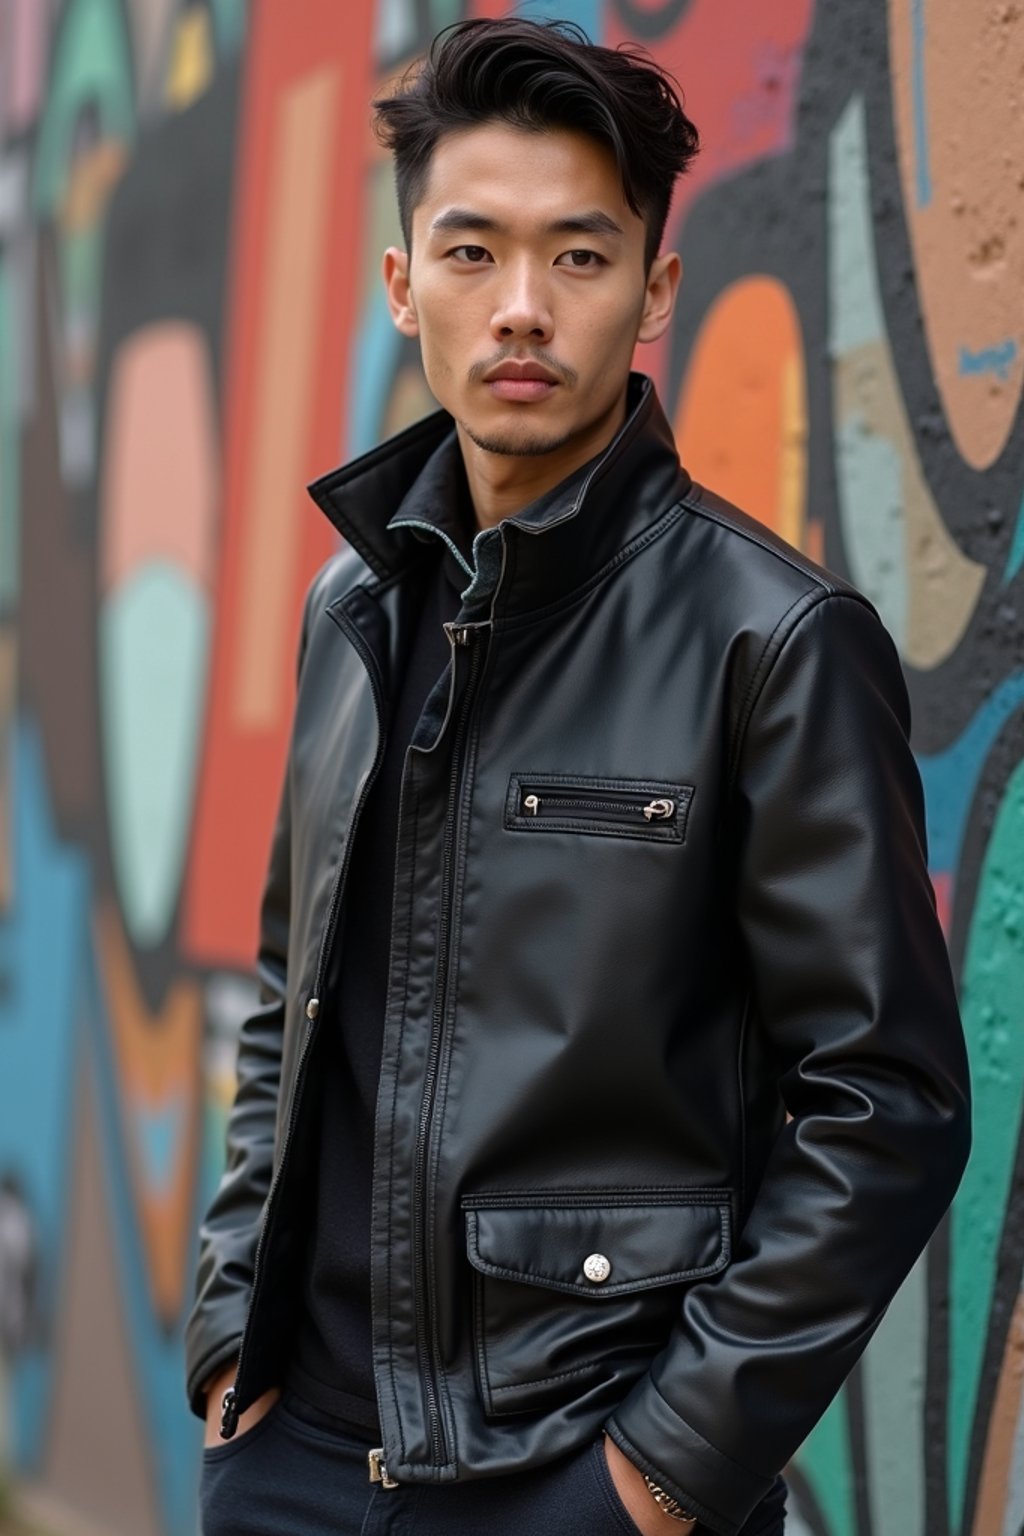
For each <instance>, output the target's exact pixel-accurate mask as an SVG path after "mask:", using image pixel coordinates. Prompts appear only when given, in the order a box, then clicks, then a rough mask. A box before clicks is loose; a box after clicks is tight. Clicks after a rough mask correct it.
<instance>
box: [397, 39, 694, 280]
mask: <svg viewBox="0 0 1024 1536" xmlns="http://www.w3.org/2000/svg"><path fill="white" fill-rule="evenodd" d="M373 106H374V110H375V112H376V120H375V127H376V131H377V137H378V138H379V140H380V142H381V143H382V144H383V145H385V146H386V148H388V149H390V150H391V151H392V152H393V154H394V157H395V187H396V191H397V194H398V211H399V217H400V218H401V221H402V233H403V235H404V237H405V243H406V247H407V248H408V249H411V237H412V213H413V209H414V208H415V207H416V206H417V204H418V203H419V202H420V201H421V200H422V198H423V195H424V193H425V191H426V185H427V176H428V173H429V171H430V160H431V156H432V155H433V153H434V149H435V147H436V146H437V144H438V141H439V140H440V139H441V138H442V137H443V136H444V135H445V134H446V133H452V132H455V131H457V130H458V129H461V128H472V127H476V126H478V125H480V124H481V123H487V122H495V121H499V122H505V123H510V124H511V125H513V126H514V127H516V128H524V129H526V130H528V131H530V132H543V131H544V130H545V129H550V128H570V129H574V130H575V131H576V132H578V133H585V134H589V135H590V137H591V138H594V139H597V140H598V141H599V142H600V143H601V144H603V145H605V146H606V147H607V148H608V149H610V150H611V152H612V154H613V155H614V156H615V159H616V162H617V164H618V167H619V174H620V176H621V177H622V189H623V193H624V195H625V199H626V202H627V203H628V204H629V206H630V207H631V208H632V210H633V212H634V213H635V214H636V215H637V216H638V217H639V218H642V219H643V220H644V223H645V224H646V226H647V240H646V244H645V251H644V258H645V262H646V266H647V268H648V270H649V269H650V265H651V262H652V261H653V260H654V258H655V256H657V254H658V250H659V247H660V246H661V240H662V236H663V235H664V233H665V222H666V220H667V218H668V210H669V204H670V203H671V200H672V188H673V186H674V184H675V181H676V177H677V176H681V175H682V174H683V172H684V171H685V170H686V168H687V166H688V165H689V164H690V161H691V160H692V159H693V158H694V156H695V155H696V154H697V151H698V150H699V148H700V141H699V138H698V135H697V129H696V128H695V127H694V125H693V123H691V121H690V119H689V118H688V117H687V116H686V113H685V112H684V111H683V104H682V98H681V95H680V92H679V89H678V87H677V85H676V83H675V81H674V80H673V79H672V77H671V76H670V75H669V74H668V73H667V71H665V70H663V69H662V68H661V67H660V66H659V65H658V64H657V63H656V62H655V61H654V60H653V59H651V58H650V57H649V56H648V55H647V54H645V53H643V52H641V51H640V50H639V49H634V48H629V47H625V46H623V47H619V48H602V47H600V46H599V45H598V44H596V43H591V42H590V40H589V38H588V37H587V35H586V33H585V32H584V31H583V30H582V28H581V27H578V26H576V25H575V23H574V22H568V21H525V20H523V19H522V18H520V17H505V18H502V19H500V20H474V21H459V22H456V23H455V24H454V25H453V26H450V27H445V29H444V30H443V31H442V32H439V33H438V35H437V36H436V37H435V38H434V41H433V43H432V44H431V46H430V50H429V52H428V53H427V54H426V56H425V58H423V59H422V60H420V61H419V63H418V64H415V65H413V67H412V68H411V69H410V70H409V71H407V73H406V74H405V75H404V76H403V77H402V79H401V81H400V82H399V84H398V87H397V89H396V91H395V93H394V95H392V96H383V97H380V98H378V99H377V100H376V101H375V102H374V103H373Z"/></svg>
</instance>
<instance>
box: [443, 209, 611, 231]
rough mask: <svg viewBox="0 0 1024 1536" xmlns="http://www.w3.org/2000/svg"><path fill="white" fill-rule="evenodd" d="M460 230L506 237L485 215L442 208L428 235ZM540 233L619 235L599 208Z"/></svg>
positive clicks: (568, 217) (559, 221)
mask: <svg viewBox="0 0 1024 1536" xmlns="http://www.w3.org/2000/svg"><path fill="white" fill-rule="evenodd" d="M462 230H471V231H472V232H473V233H474V234H492V235H493V234H507V232H508V231H507V229H506V227H505V225H504V224H501V223H500V222H499V221H498V220H497V219H492V218H490V217H489V216H488V215H487V214H486V213H477V212H476V211H475V210H474V209H472V208H446V209H445V211H444V213H439V214H438V216H437V218H436V219H434V220H433V222H432V223H431V226H430V232H431V234H457V233H459V232H460V231H462ZM544 233H545V234H548V235H611V236H615V235H621V234H622V233H623V230H622V226H621V225H620V224H616V222H615V220H614V219H613V218H612V217H611V215H610V214H607V213H602V211H601V209H600V208H592V209H589V210H588V211H587V212H585V213H571V214H567V215H566V216H565V218H564V219H554V220H553V221H552V222H551V223H550V224H546V225H545V226H544Z"/></svg>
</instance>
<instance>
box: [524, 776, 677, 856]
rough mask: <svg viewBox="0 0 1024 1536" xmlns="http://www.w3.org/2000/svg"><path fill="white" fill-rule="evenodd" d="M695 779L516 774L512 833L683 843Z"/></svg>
mask: <svg viewBox="0 0 1024 1536" xmlns="http://www.w3.org/2000/svg"><path fill="white" fill-rule="evenodd" d="M692 799H693V786H692V785H691V784H670V783H666V782H664V781H663V780H655V779H609V778H601V777H596V776H594V775H590V774H568V773H513V774H512V776H511V778H510V779H509V786H508V796H507V798H506V801H505V826H506V828H507V829H508V830H509V831H511V832H590V833H595V834H597V835H598V836H602V837H639V838H646V839H648V840H651V841H656V842H666V843H681V842H683V841H684V840H685V837H686V819H687V816H688V814H689V809H690V801H691V800H692Z"/></svg>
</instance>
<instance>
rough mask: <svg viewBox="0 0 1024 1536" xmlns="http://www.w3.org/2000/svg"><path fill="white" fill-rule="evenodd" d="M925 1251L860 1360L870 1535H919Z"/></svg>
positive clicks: (921, 1535) (922, 1534)
mask: <svg viewBox="0 0 1024 1536" xmlns="http://www.w3.org/2000/svg"><path fill="white" fill-rule="evenodd" d="M927 1354H928V1251H927V1249H926V1250H925V1252H924V1253H922V1254H921V1255H920V1257H919V1258H918V1260H917V1262H916V1263H915V1265H914V1267H913V1269H912V1270H911V1271H910V1273H909V1275H908V1276H907V1278H906V1280H905V1281H904V1282H903V1284H902V1285H901V1286H900V1289H899V1290H898V1291H897V1293H896V1295H895V1296H894V1297H893V1299H892V1301H891V1302H890V1304H889V1308H888V1310H887V1312H886V1314H885V1316H884V1317H883V1318H882V1321H881V1322H880V1323H879V1325H878V1327H877V1329H876V1330H875V1333H874V1335H873V1336H872V1339H871V1342H870V1344H869V1345H868V1347H867V1349H866V1350H865V1351H864V1355H863V1358H862V1362H861V1390H862V1393H863V1398H864V1437H865V1442H866V1454H867V1465H868V1499H869V1501H870V1505H871V1532H872V1536H925V1529H924V1511H925V1490H924V1464H925V1463H924V1458H925V1438H924V1436H925V1417H924V1415H925V1381H926V1371H927Z"/></svg>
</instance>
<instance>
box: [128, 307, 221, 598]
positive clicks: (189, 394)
mask: <svg viewBox="0 0 1024 1536" xmlns="http://www.w3.org/2000/svg"><path fill="white" fill-rule="evenodd" d="M216 431H217V409H216V398H215V391H214V380H213V377H212V371H211V366H210V356H209V349H208V346H207V342H206V337H205V336H204V335H203V333H202V332H201V331H200V330H198V329H197V327H195V326H193V325H190V324H188V323H186V322H184V321H175V320H168V321H163V322H161V323H160V324H158V325H151V326H147V327H146V329H145V330H142V331H137V332H136V333H135V334H134V335H133V336H132V337H131V338H130V339H129V340H128V341H126V342H124V343H123V344H122V345H121V347H120V348H119V349H118V352H117V354H116V356H115V358H114V362H113V367H112V369H111V384H110V391H109V398H108V405H107V429H106V439H105V443H104V454H103V478H102V485H101V503H100V504H101V506H102V508H103V519H102V537H103V547H102V551H101V555H100V568H101V572H102V582H103V585H104V587H105V589H106V590H107V591H108V592H109V591H110V590H111V589H112V588H114V587H116V586H118V584H119V583H120V582H122V581H125V580H126V579H127V578H128V577H129V576H131V575H132V574H133V573H134V571H135V570H136V569H137V568H138V566H140V565H143V564H145V563H146V562H147V561H149V560H152V559H153V558H154V557H158V558H163V559H165V560H168V561H170V562H172V563H173V564H175V565H177V566H180V567H181V569H182V570H184V571H187V572H188V574H189V575H190V576H191V577H192V578H193V580H194V581H195V583H196V585H197V586H199V587H201V588H203V589H205V590H207V591H210V590H212V587H213V579H214V574H215V571H216V560H217V549H216V540H217V517H218V495H219V479H220V467H219V455H218V448H217V437H216Z"/></svg>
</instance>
